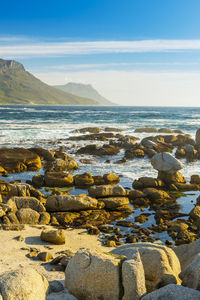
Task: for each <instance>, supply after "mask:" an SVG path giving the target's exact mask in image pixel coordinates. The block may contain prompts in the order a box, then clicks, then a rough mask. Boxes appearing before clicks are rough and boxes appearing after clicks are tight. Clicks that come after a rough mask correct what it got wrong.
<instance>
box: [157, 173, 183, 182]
mask: <svg viewBox="0 0 200 300" xmlns="http://www.w3.org/2000/svg"><path fill="white" fill-rule="evenodd" d="M158 179H159V180H162V181H163V182H164V183H165V184H167V185H169V184H173V183H181V184H182V183H186V179H185V177H184V176H183V175H182V174H181V173H180V172H179V171H175V172H173V173H172V172H164V171H158Z"/></svg>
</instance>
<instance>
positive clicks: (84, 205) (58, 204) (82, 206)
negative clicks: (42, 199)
mask: <svg viewBox="0 0 200 300" xmlns="http://www.w3.org/2000/svg"><path fill="white" fill-rule="evenodd" d="M97 206H98V201H97V200H96V199H94V198H91V197H89V196H87V195H84V194H82V195H78V196H74V195H59V196H49V197H48V198H47V202H46V209H47V210H48V211H79V210H86V209H96V208H97Z"/></svg>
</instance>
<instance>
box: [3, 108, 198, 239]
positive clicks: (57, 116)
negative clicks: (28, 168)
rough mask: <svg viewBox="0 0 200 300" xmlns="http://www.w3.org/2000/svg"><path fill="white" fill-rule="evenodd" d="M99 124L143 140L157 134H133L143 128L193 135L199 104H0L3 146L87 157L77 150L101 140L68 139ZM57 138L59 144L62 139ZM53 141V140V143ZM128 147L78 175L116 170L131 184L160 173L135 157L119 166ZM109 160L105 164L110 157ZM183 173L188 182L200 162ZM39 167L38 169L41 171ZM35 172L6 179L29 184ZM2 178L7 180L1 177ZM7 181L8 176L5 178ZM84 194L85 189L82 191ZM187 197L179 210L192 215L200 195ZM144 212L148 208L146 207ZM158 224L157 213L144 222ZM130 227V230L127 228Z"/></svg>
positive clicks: (96, 160) (84, 166) (126, 184)
mask: <svg viewBox="0 0 200 300" xmlns="http://www.w3.org/2000/svg"><path fill="white" fill-rule="evenodd" d="M89 126H97V127H100V128H102V129H103V128H105V127H116V128H119V129H123V132H122V134H124V135H125V134H130V135H133V136H136V137H139V138H143V137H145V136H150V135H156V134H149V133H148V134H141V133H137V134H136V133H134V130H135V129H136V128H139V127H145V126H148V127H156V128H163V127H166V128H170V129H180V130H183V131H184V132H185V133H187V134H190V135H191V136H192V137H193V138H194V136H195V132H196V130H197V129H198V128H199V127H200V108H184V107H181V108H180V107H179V108H175V107H173V108H172V107H171V108H170V107H121V106H117V107H80V106H79V107H77V106H56V107H54V106H17V107H16V106H0V144H1V146H7V147H14V146H22V147H27V148H28V147H30V146H42V147H45V148H55V149H56V148H57V149H58V148H59V146H61V145H63V146H65V148H66V151H67V153H68V154H70V155H72V156H74V157H76V160H79V159H81V158H88V156H87V155H79V156H77V155H76V156H75V152H76V150H77V149H78V148H79V147H81V146H83V145H85V144H88V143H95V144H99V145H100V144H101V142H98V141H95V142H93V141H91V142H90V141H87V142H86V141H80V142H74V141H69V140H68V141H67V140H66V139H67V138H69V137H70V136H72V135H75V134H74V133H73V132H72V131H73V130H75V129H80V128H83V127H89ZM58 140H59V143H58ZM52 142H54V143H55V144H54V145H53V144H52ZM123 155H124V151H123V150H121V151H120V153H119V154H118V155H116V156H113V157H103V158H96V157H94V162H93V163H92V164H82V163H80V166H79V168H78V170H77V171H76V172H75V173H74V174H76V173H79V174H81V173H84V172H91V173H92V174H93V175H103V174H105V173H110V172H115V173H116V174H117V175H119V176H120V177H121V178H120V183H121V184H122V185H123V186H124V187H126V188H131V187H132V183H133V180H134V179H137V178H139V177H141V176H152V177H156V176H157V172H156V171H155V170H154V169H153V168H152V166H151V164H150V161H149V159H148V158H142V159H134V160H130V161H127V162H126V163H123V164H115V162H116V161H117V160H119V159H120V158H122V157H123ZM108 159H109V160H110V162H109V163H107V162H106V161H107V160H108ZM183 163H184V164H185V168H184V169H183V170H182V171H181V172H182V174H183V175H184V176H185V177H186V179H187V180H188V181H189V179H190V176H191V175H192V174H200V161H197V162H192V163H186V162H185V161H184V160H183ZM42 172H43V170H41V171H40V172H39V173H42ZM33 175H35V172H27V173H21V174H11V175H10V176H9V177H8V178H7V180H8V181H12V180H16V179H20V180H22V181H23V182H25V181H26V180H27V179H29V180H31V178H32V176H33ZM2 179H3V178H2ZM4 179H5V178H4ZM80 192H83V191H82V190H80V189H73V190H72V191H71V193H72V194H78V193H80ZM84 192H85V191H84ZM186 194H187V197H181V198H179V199H178V203H179V204H180V205H181V209H180V210H181V212H184V213H188V212H189V211H190V210H191V208H192V207H193V203H191V201H194V203H195V199H196V197H197V195H198V192H195V193H194V194H193V195H191V193H186ZM144 212H148V209H145V211H144ZM139 213H141V211H140V209H134V212H133V214H132V215H131V216H129V218H128V220H130V221H134V217H135V216H136V215H138V214H139ZM152 223H155V221H154V217H153V215H151V216H150V217H149V220H148V222H145V223H144V224H143V225H142V226H144V227H147V226H149V225H150V224H152ZM128 230H129V229H128V228H126V231H128ZM159 237H160V238H161V239H164V238H166V234H165V233H164V234H159Z"/></svg>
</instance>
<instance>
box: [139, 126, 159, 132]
mask: <svg viewBox="0 0 200 300" xmlns="http://www.w3.org/2000/svg"><path fill="white" fill-rule="evenodd" d="M134 132H138V133H143V132H145V133H151V132H158V129H157V128H155V127H141V128H137V129H135V131H134Z"/></svg>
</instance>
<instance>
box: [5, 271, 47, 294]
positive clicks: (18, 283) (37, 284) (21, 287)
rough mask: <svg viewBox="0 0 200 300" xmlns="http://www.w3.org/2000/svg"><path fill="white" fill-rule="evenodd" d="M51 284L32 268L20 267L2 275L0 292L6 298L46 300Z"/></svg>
mask: <svg viewBox="0 0 200 300" xmlns="http://www.w3.org/2000/svg"><path fill="white" fill-rule="evenodd" d="M48 288H49V284H48V281H47V280H46V278H45V277H44V276H43V275H41V274H39V273H38V272H37V271H36V270H34V269H32V268H20V269H18V270H16V271H12V272H6V273H4V274H2V275H1V276H0V294H1V296H2V299H4V300H16V299H17V300H36V299H38V300H39V299H40V300H45V299H46V295H47V292H48Z"/></svg>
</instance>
